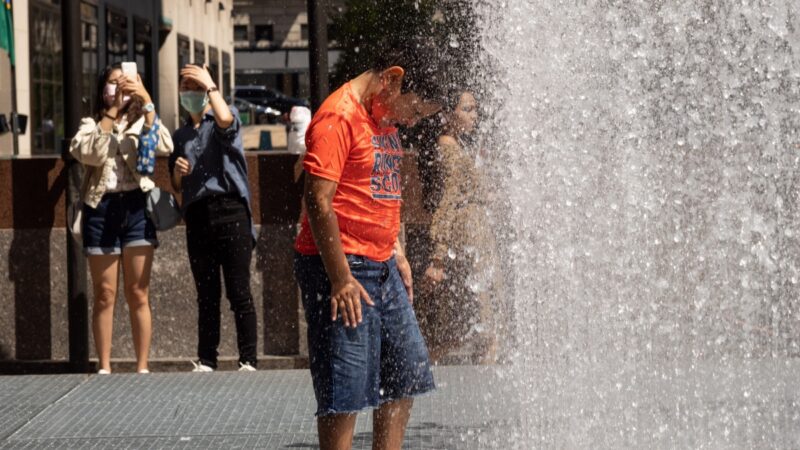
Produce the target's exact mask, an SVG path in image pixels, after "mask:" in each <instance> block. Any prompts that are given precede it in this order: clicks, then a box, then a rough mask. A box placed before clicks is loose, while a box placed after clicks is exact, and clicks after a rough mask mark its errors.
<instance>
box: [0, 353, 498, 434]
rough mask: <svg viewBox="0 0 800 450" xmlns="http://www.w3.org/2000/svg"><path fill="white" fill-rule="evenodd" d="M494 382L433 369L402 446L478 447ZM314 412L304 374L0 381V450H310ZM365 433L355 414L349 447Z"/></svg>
mask: <svg viewBox="0 0 800 450" xmlns="http://www.w3.org/2000/svg"><path fill="white" fill-rule="evenodd" d="M493 378H494V375H493V371H492V370H489V369H485V368H475V367H448V368H437V369H436V379H437V384H438V390H437V391H436V392H435V393H434V394H430V395H426V396H423V397H420V398H419V399H417V401H416V405H415V409H414V413H413V416H412V420H411V422H410V424H409V428H408V431H407V433H406V446H405V447H406V448H409V449H464V448H484V447H485V446H484V445H481V440H480V436H481V435H482V433H483V432H484V431H486V430H487V429H488V428H487V427H488V425H487V423H486V417H487V416H486V415H485V413H486V411H485V409H483V408H477V407H476V403H475V402H479V400H478V397H477V396H476V392H477V391H476V389H477V390H479V391H481V392H484V393H485V391H487V390H491V389H493V386H494V387H495V388H497V387H500V386H502V384H501V383H495V382H493ZM498 394H499V393H498ZM314 409H315V401H314V395H313V391H312V388H311V379H310V376H309V374H308V371H307V370H286V371H261V372H257V373H237V372H216V373H212V374H195V373H153V374H150V375H136V374H119V375H116V374H115V375H109V376H99V375H92V376H85V375H46V376H17V377H9V376H6V377H0V447H2V448H81V449H86V448H114V449H117V448H137V449H141V448H264V449H283V448H316V446H317V436H316V422H315V419H314ZM455 411H458V414H453V412H455ZM496 413H497V414H500V413H501V412H500V411H498V412H496ZM494 419H495V420H496V419H497V416H495V417H494ZM371 429H372V420H371V414H368V413H362V414H360V415H359V416H358V421H357V425H356V437H355V443H354V446H353V447H354V448H356V449H367V448H370V445H371V440H372V434H371Z"/></svg>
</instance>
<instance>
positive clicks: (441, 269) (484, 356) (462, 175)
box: [418, 91, 497, 363]
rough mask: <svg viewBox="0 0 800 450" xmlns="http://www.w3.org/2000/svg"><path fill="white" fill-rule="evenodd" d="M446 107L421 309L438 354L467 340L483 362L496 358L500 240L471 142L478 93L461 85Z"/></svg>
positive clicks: (436, 357)
mask: <svg viewBox="0 0 800 450" xmlns="http://www.w3.org/2000/svg"><path fill="white" fill-rule="evenodd" d="M453 100H454V103H455V104H454V105H451V106H450V107H449V108H447V107H446V108H445V110H444V111H443V114H444V123H445V125H444V127H443V130H442V134H441V135H440V136H439V138H438V140H437V150H438V152H437V157H436V159H437V160H438V164H437V165H438V172H439V175H440V177H441V179H440V182H441V186H440V188H441V199H440V200H439V202H438V205H437V206H436V208H435V209H434V211H433V217H432V222H431V230H430V238H431V258H430V263H429V265H428V267H427V269H426V270H425V276H424V280H423V283H422V286H421V288H422V292H421V294H422V295H420V296H419V302H420V303H421V304H420V305H419V308H418V310H419V311H420V316H421V317H420V322H421V327H422V329H423V333H424V334H425V337H426V340H427V342H428V345H429V349H430V355H431V358H432V359H433V360H434V361H437V360H440V359H441V358H442V357H443V356H445V355H447V354H448V353H450V352H452V351H456V350H458V349H460V348H461V347H462V346H464V345H465V344H467V343H470V344H472V346H473V348H474V350H475V353H477V355H478V357H479V359H480V361H481V362H482V363H493V362H494V361H495V360H496V347H497V337H496V330H495V326H494V320H493V311H492V308H491V307H490V299H491V298H492V296H493V295H494V293H493V290H494V286H496V285H497V283H496V282H495V281H494V280H495V279H496V278H497V277H496V271H497V265H496V264H495V261H496V258H497V255H496V253H497V247H496V243H495V238H494V233H493V232H492V229H491V225H490V220H489V218H488V213H487V204H488V192H487V180H486V179H485V175H484V173H483V171H482V169H481V167H480V164H479V159H480V155H479V154H478V151H477V149H476V148H474V146H472V145H469V144H467V141H468V139H469V136H470V135H471V134H472V133H473V132H474V130H475V127H476V124H477V120H478V112H477V103H476V101H475V97H474V96H473V95H472V93H470V92H467V91H461V92H457V93H456V94H455V95H454V99H453Z"/></svg>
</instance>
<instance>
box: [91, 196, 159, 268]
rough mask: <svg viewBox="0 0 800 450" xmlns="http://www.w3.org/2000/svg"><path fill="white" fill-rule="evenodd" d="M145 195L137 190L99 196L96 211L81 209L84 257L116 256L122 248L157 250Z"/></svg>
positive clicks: (94, 209) (153, 227) (154, 231)
mask: <svg viewBox="0 0 800 450" xmlns="http://www.w3.org/2000/svg"><path fill="white" fill-rule="evenodd" d="M146 198H147V194H146V193H144V192H142V191H141V190H140V189H136V190H133V191H126V192H113V193H108V194H105V195H103V198H102V199H101V200H100V203H98V204H97V207H96V208H92V207H91V206H89V205H86V204H84V205H83V250H84V251H85V252H86V254H87V255H119V254H121V253H122V249H123V248H124V247H141V246H148V245H150V246H153V247H158V239H157V238H156V227H155V225H153V222H152V221H151V220H150V218H149V217H147V212H146V211H145V200H146Z"/></svg>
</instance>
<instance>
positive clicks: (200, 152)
mask: <svg viewBox="0 0 800 450" xmlns="http://www.w3.org/2000/svg"><path fill="white" fill-rule="evenodd" d="M231 113H232V114H233V124H231V126H230V127H228V128H227V129H225V130H223V129H221V128H219V127H218V126H217V123H216V121H214V110H213V109H212V110H209V111H208V112H207V113H206V114H205V115H204V116H203V119H202V121H201V122H200V126H198V127H197V128H195V126H194V124H193V123H192V121H191V119H189V120H188V121H187V122H186V123H185V124H184V125H183V126H182V127H181V128H178V130H176V131H175V134H173V135H172V139H173V142H174V144H175V151H174V152H172V154H171V155H170V158H169V171H170V174H171V173H173V172H174V171H175V161H176V160H177V159H178V158H179V157H184V158H186V159H187V160H188V161H189V164H190V167H191V172H190V173H189V175H186V176H185V177H183V179H182V180H181V193H182V195H183V202H182V203H183V204H182V205H181V209H182V211H183V212H184V213H185V212H186V209H187V208H188V207H189V205H191V204H192V203H194V202H196V201H198V200H200V199H202V198H205V197H208V196H211V195H219V194H238V195H239V196H241V197H242V198H243V199H244V201H245V203H246V204H247V212H248V213H249V214H250V218H251V220H252V217H253V209H252V207H251V205H250V190H249V189H248V184H247V161H246V160H245V157H244V146H243V144H242V133H241V126H242V124H241V121H240V120H239V112H238V111H237V110H236V108H233V107H231ZM253 232H254V233H255V230H253Z"/></svg>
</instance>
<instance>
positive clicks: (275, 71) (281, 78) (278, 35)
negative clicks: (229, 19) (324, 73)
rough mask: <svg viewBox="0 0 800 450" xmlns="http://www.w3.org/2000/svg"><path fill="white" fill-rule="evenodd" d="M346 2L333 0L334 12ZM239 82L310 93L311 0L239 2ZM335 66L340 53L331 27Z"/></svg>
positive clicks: (236, 40) (235, 19)
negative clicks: (307, 4)
mask: <svg viewBox="0 0 800 450" xmlns="http://www.w3.org/2000/svg"><path fill="white" fill-rule="evenodd" d="M343 4H344V2H343V1H340V0H335V1H332V2H329V5H330V6H331V8H333V9H334V10H335V9H337V8H341V7H342V6H343ZM233 7H234V15H233V37H234V47H235V55H236V57H235V59H236V84H237V85H262V86H266V87H270V88H273V89H277V90H278V91H281V92H283V93H284V94H286V95H290V96H293V97H299V98H308V96H309V66H308V14H307V9H306V8H307V6H306V2H305V0H234V2H233ZM328 35H329V39H330V44H329V47H330V50H329V51H328V64H329V66H330V67H331V68H332V67H333V65H334V64H335V63H336V60H337V59H338V57H339V53H340V51H339V50H338V49H337V48H336V40H335V35H336V33H335V30H333V29H332V27H331V26H330V25H329V26H328Z"/></svg>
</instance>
